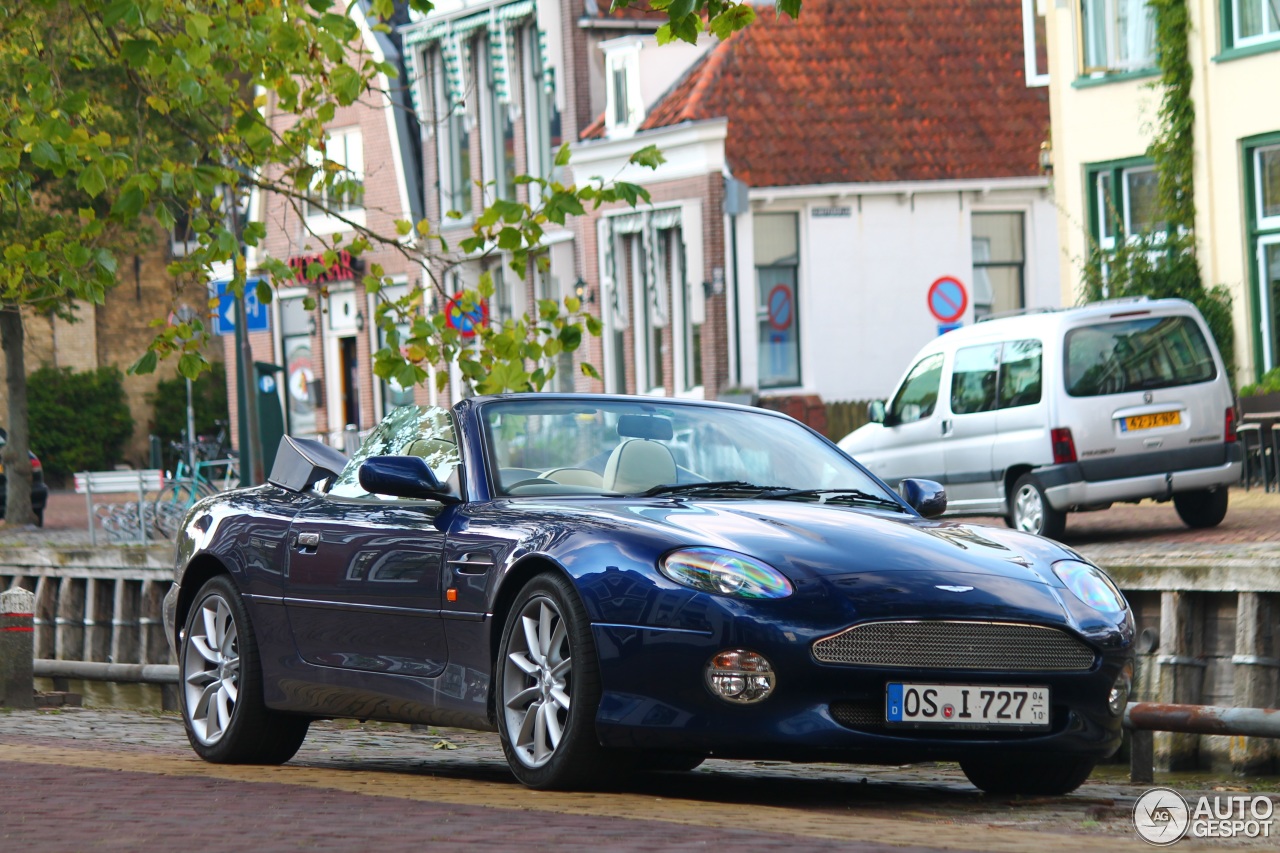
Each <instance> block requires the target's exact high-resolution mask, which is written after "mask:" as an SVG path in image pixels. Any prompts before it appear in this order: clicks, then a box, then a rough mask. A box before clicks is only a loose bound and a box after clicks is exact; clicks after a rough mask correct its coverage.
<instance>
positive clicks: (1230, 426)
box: [1223, 406, 1236, 443]
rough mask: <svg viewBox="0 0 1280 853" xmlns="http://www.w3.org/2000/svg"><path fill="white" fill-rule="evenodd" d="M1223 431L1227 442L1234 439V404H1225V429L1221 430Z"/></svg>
mask: <svg viewBox="0 0 1280 853" xmlns="http://www.w3.org/2000/svg"><path fill="white" fill-rule="evenodd" d="M1223 433H1224V435H1226V440H1227V443H1231V442H1233V441H1235V440H1236V407H1235V406H1227V420H1226V429H1224V430H1223Z"/></svg>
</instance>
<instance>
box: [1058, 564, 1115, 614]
mask: <svg viewBox="0 0 1280 853" xmlns="http://www.w3.org/2000/svg"><path fill="white" fill-rule="evenodd" d="M1053 573H1054V574H1055V575H1057V576H1058V578H1059V579H1060V580H1061V581H1062V582H1063V583H1064V584H1066V585H1067V589H1069V590H1071V593H1072V595H1074V596H1075V597H1076V598H1078V599H1080V600H1081V601H1083V602H1084V603H1085V604H1087V605H1089V606H1090V607H1092V608H1093V609H1094V610H1098V611H1100V612H1102V613H1123V612H1124V611H1125V609H1126V608H1127V607H1128V606H1129V605H1128V604H1126V603H1125V600H1124V596H1123V595H1121V594H1120V590H1118V589H1116V585H1115V584H1114V583H1112V582H1111V578H1109V577H1107V576H1106V574H1105V573H1104V572H1103V571H1102V569H1099V568H1098V567H1097V566H1091V565H1089V564H1088V563H1082V562H1080V561H1079V560H1062V561H1060V562H1057V563H1054V564H1053Z"/></svg>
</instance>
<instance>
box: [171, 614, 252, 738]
mask: <svg viewBox="0 0 1280 853" xmlns="http://www.w3.org/2000/svg"><path fill="white" fill-rule="evenodd" d="M182 687H183V690H184V692H185V696H184V698H185V699H186V702H185V703H184V710H185V713H186V715H187V722H188V723H189V724H190V726H191V731H192V732H193V733H194V734H195V736H196V738H198V739H199V741H200V742H201V743H203V744H205V745H212V744H215V743H217V742H218V741H219V740H221V738H222V736H223V734H224V733H225V732H226V730H227V726H229V725H230V724H231V718H232V715H233V714H234V713H235V708H236V702H237V701H238V699H239V697H240V651H239V631H238V629H237V627H236V621H235V617H234V616H233V615H232V613H231V608H230V607H229V606H228V604H227V601H226V599H224V598H223V597H222V596H221V595H217V594H214V595H210V596H208V597H207V598H205V599H204V600H203V601H201V602H200V605H199V613H198V614H197V618H195V619H193V620H192V621H191V628H190V631H189V633H188V635H187V639H186V643H185V644H184V650H183V655H182Z"/></svg>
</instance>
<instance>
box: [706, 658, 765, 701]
mask: <svg viewBox="0 0 1280 853" xmlns="http://www.w3.org/2000/svg"><path fill="white" fill-rule="evenodd" d="M776 683H777V676H775V675H774V673H773V666H772V665H771V664H770V663H769V661H767V660H765V659H764V657H762V656H761V655H758V654H756V653H755V652H749V651H746V650H744V649H730V650H728V651H723V652H720V653H719V654H717V655H716V656H715V657H713V658H712V659H711V661H710V662H709V663H708V664H707V686H708V687H710V688H711V692H712V693H714V694H716V695H717V696H719V697H720V698H721V699H724V700H725V701H727V702H737V703H741V704H744V705H745V704H749V703H751V702H762V701H764V700H765V699H768V698H769V696H770V694H772V693H773V687H774V684H776Z"/></svg>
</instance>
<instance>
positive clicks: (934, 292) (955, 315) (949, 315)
mask: <svg viewBox="0 0 1280 853" xmlns="http://www.w3.org/2000/svg"><path fill="white" fill-rule="evenodd" d="M968 307H969V291H968V290H967V289H966V288H965V286H964V285H963V284H961V283H960V279H958V278H954V277H952V276H949V275H944V276H943V277H942V278H940V279H938V280H937V281H935V282H934V283H933V284H931V285H929V313H931V314H933V316H934V318H935V319H937V321H938V322H939V323H954V322H956V321H957V320H959V319H960V318H961V317H963V316H964V311H965V309H966V308H968Z"/></svg>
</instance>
